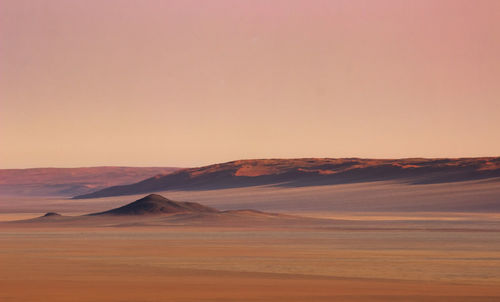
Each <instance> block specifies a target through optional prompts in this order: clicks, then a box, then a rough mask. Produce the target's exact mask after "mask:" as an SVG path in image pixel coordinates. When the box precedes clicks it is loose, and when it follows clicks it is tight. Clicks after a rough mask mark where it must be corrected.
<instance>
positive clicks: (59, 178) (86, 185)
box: [0, 167, 179, 196]
mask: <svg viewBox="0 0 500 302" xmlns="http://www.w3.org/2000/svg"><path fill="white" fill-rule="evenodd" d="M178 169H179V168H172V167H147V168H142V167H90V168H33V169H0V195H4V196H6V195H7V196H74V195H78V194H85V193H89V192H93V191H96V190H100V189H102V188H106V187H109V186H116V185H122V184H130V183H133V182H137V181H140V180H143V179H145V178H148V177H151V176H154V175H158V174H167V173H170V172H173V171H176V170H178Z"/></svg>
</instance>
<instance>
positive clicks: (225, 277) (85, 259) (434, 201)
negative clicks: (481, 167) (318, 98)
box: [0, 179, 500, 302]
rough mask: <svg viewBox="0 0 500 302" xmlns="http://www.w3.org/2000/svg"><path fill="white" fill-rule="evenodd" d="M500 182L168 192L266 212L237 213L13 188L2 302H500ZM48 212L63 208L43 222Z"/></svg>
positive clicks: (2, 247) (1, 262)
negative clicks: (155, 208)
mask: <svg viewBox="0 0 500 302" xmlns="http://www.w3.org/2000/svg"><path fill="white" fill-rule="evenodd" d="M498 184H499V183H498V181H496V180H492V179H488V180H478V181H466V182H460V183H445V184H421V185H409V184H401V183H395V182H368V183H357V184H341V185H325V186H310V187H298V188H291V187H288V188H287V187H285V188H284V187H274V186H254V187H243V188H229V189H219V190H186V191H182V190H178V191H166V192H160V193H159V194H162V195H163V196H166V197H168V198H171V199H173V200H179V201H194V202H199V203H201V204H203V205H207V206H210V207H214V208H217V209H219V210H236V209H257V210H260V211H265V212H263V213H264V214H260V212H252V211H248V212H245V211H244V212H242V213H238V215H239V216H238V215H237V216H230V217H229V218H228V217H226V216H223V215H222V214H221V215H219V216H220V217H219V216H204V215H194V216H189V215H188V216H168V215H167V216H138V217H130V216H116V217H108V218H99V217H90V218H88V217H87V216H83V217H85V218H78V217H82V216H80V215H84V214H88V213H93V212H99V211H105V210H109V209H111V208H114V207H119V206H122V205H125V204H128V203H130V202H132V201H134V200H136V199H138V198H140V197H142V196H143V195H132V196H116V197H108V198H95V199H83V200H69V199H67V198H62V197H47V196H45V197H22V198H21V197H17V198H14V197H6V196H3V197H2V198H1V201H0V210H1V213H2V214H1V215H0V220H2V223H0V267H1V270H0V301H53V302H56V301H499V300H500V212H498V211H497V209H496V208H495V206H497V205H498V196H500V187H499V185H498ZM471 200H472V201H474V202H471ZM467 201H468V202H467ZM471 204H476V205H477V207H475V208H474V207H473V206H471ZM453 206H454V207H455V208H456V209H458V210H455V211H452V210H450V209H452V208H453ZM481 209H491V210H481ZM49 211H54V212H58V213H60V214H62V215H63V216H61V217H60V218H55V220H54V219H52V218H50V217H49V218H48V219H44V218H41V219H40V218H36V219H32V218H35V217H39V216H41V215H43V214H44V213H45V212H49ZM268 212H270V213H279V214H278V215H277V216H273V215H274V214H272V215H271V216H269V215H267V214H266V213H268ZM217 215H218V214H217ZM67 217H69V218H67ZM71 217H73V218H71ZM74 217H77V218H74Z"/></svg>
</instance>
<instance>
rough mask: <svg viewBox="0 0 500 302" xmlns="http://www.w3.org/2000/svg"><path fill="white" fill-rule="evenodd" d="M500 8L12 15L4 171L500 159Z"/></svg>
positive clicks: (22, 8) (156, 9) (159, 8)
mask: <svg viewBox="0 0 500 302" xmlns="http://www.w3.org/2000/svg"><path fill="white" fill-rule="evenodd" d="M499 133H500V1H497V0H491V1H487V0H476V1H461V0H414V1H411V0H403V1H402V0H365V1H361V0H338V1H335V0H326V1H320V0H302V1H295V0H273V1H269V0H241V1H232V0H224V1H219V0H212V1H205V0H199V1H192V0H178V1H167V0H158V1H157V0H143V1H132V0H106V1H102V0H86V1H77V0H51V1H45V0H29V1H26V0H0V168H28V167H80V166H102V165H108V166H109V165H120V166H182V167H187V166H199V165H204V164H210V163H217V162H225V161H230V160H237V159H245V158H291V157H292V158H293V157H369V158H400V157H475V156H500V134H499Z"/></svg>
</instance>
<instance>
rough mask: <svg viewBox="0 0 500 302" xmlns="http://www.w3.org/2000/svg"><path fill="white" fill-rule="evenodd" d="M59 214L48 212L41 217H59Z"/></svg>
mask: <svg viewBox="0 0 500 302" xmlns="http://www.w3.org/2000/svg"><path fill="white" fill-rule="evenodd" d="M59 216H61V214H59V213H56V212H48V213H46V214H45V215H43V216H42V217H59Z"/></svg>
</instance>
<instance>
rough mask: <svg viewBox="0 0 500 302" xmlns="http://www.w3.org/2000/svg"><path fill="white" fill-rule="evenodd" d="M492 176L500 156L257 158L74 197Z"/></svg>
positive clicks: (498, 173) (495, 174) (499, 164)
mask: <svg viewBox="0 0 500 302" xmlns="http://www.w3.org/2000/svg"><path fill="white" fill-rule="evenodd" d="M486 178H500V157H480V158H455V159H454V158H442V159H424V158H410V159H360V158H343V159H334V158H303V159H255V160H238V161H232V162H228V163H223V164H215V165H210V166H205V167H200V168H189V169H182V170H179V171H176V172H173V173H171V174H168V175H159V176H155V177H151V178H148V179H145V180H143V181H140V182H138V183H133V184H130V185H121V186H113V187H109V188H106V189H102V190H98V191H96V192H93V193H89V194H83V195H78V196H75V197H74V198H75V199H80V198H97V197H108V196H119V195H134V194H145V193H152V192H160V191H167V190H210V189H222V188H235V187H247V186H257V185H275V186H289V187H300V186H318V185H331V184H345V183H359V182H370V181H383V180H393V181H399V182H404V183H408V184H432V183H446V182H458V181H467V180H477V179H486Z"/></svg>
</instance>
